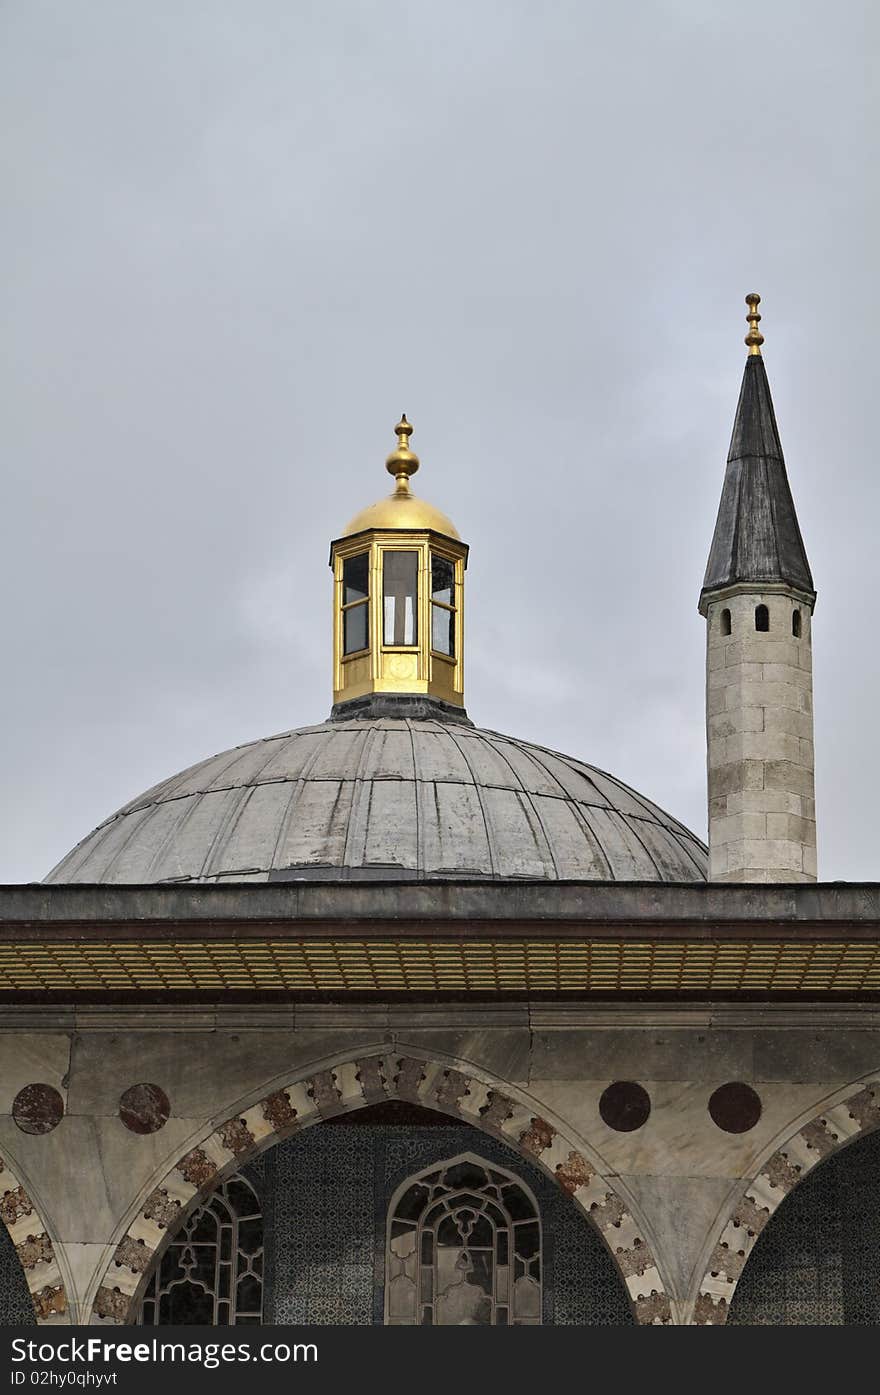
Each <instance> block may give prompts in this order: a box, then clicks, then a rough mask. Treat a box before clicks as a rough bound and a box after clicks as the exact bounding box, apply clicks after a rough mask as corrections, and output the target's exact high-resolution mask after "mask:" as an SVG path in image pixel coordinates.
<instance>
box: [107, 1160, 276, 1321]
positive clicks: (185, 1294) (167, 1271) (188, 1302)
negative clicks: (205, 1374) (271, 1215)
mask: <svg viewBox="0 0 880 1395" xmlns="http://www.w3.org/2000/svg"><path fill="white" fill-rule="evenodd" d="M262 1310H263V1215H262V1209H261V1206H260V1200H259V1197H258V1196H257V1193H256V1191H255V1190H254V1188H253V1186H252V1185H251V1183H250V1182H249V1181H247V1179H246V1178H245V1177H243V1176H242V1175H241V1173H234V1174H233V1175H232V1176H231V1177H229V1178H227V1180H226V1181H225V1182H222V1183H221V1184H220V1186H219V1187H218V1188H217V1190H216V1191H215V1192H213V1193H212V1194H211V1196H209V1197H208V1199H207V1201H205V1202H204V1204H203V1205H202V1206H200V1207H199V1208H198V1209H197V1210H196V1211H193V1213H192V1215H190V1216H188V1217H187V1219H186V1220H185V1221H184V1222H183V1224H182V1225H181V1226H180V1228H179V1229H178V1230H177V1231H176V1232H175V1233H174V1235H173V1236H172V1238H171V1240H170V1242H169V1244H168V1246H167V1248H166V1249H165V1250H164V1251H163V1253H162V1255H161V1258H160V1259H159V1262H158V1264H157V1265H156V1268H155V1271H154V1273H153V1275H152V1277H151V1278H150V1281H149V1284H148V1286H147V1289H146V1292H145V1293H144V1297H143V1299H142V1300H141V1305H140V1312H139V1313H138V1316H137V1318H136V1319H135V1320H136V1321H137V1322H138V1323H140V1324H143V1325H144V1326H153V1325H156V1326H159V1325H161V1326H163V1327H165V1326H178V1325H180V1324H190V1325H200V1326H203V1327H225V1326H232V1325H239V1326H243V1325H247V1326H252V1327H254V1326H259V1324H260V1322H261V1320H262Z"/></svg>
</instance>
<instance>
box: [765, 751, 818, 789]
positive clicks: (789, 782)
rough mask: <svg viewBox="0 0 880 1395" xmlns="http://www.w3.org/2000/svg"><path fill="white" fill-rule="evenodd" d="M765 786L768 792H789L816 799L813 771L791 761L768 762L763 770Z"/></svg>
mask: <svg viewBox="0 0 880 1395" xmlns="http://www.w3.org/2000/svg"><path fill="white" fill-rule="evenodd" d="M763 776H764V786H765V788H766V789H768V790H788V791H789V793H791V794H800V795H806V796H807V797H808V798H809V799H815V797H816V796H815V792H814V779H813V772H812V770H807V769H805V767H804V766H802V765H800V764H797V763H795V762H794V761H790V760H768V761H765V763H764V769H763Z"/></svg>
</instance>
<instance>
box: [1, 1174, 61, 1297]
mask: <svg viewBox="0 0 880 1395" xmlns="http://www.w3.org/2000/svg"><path fill="white" fill-rule="evenodd" d="M0 1221H2V1223H3V1225H5V1227H6V1230H7V1232H8V1234H9V1238H10V1240H11V1241H12V1244H13V1247H14V1249H15V1253H16V1255H17V1256H18V1261H19V1263H20V1264H21V1267H22V1269H23V1270H24V1276H25V1279H26V1281H27V1286H28V1291H29V1293H30V1295H31V1302H32V1303H33V1306H34V1316H35V1318H36V1320H37V1322H38V1323H67V1322H68V1321H69V1315H68V1307H67V1293H66V1289H65V1284H64V1279H63V1277H62V1274H61V1269H60V1266H59V1263H58V1259H57V1256H56V1253H55V1246H54V1243H53V1240H52V1236H51V1235H50V1233H49V1228H48V1226H47V1224H46V1222H45V1220H44V1218H43V1216H42V1214H41V1212H40V1209H39V1207H38V1206H37V1203H36V1202H35V1201H34V1199H33V1197H32V1196H31V1194H30V1192H29V1190H28V1189H27V1187H26V1186H25V1184H24V1183H23V1182H22V1181H21V1180H20V1178H19V1175H18V1172H17V1171H16V1170H15V1169H14V1168H13V1166H12V1164H11V1163H10V1161H9V1159H8V1157H7V1156H6V1155H4V1154H0Z"/></svg>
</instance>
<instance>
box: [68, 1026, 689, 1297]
mask: <svg viewBox="0 0 880 1395" xmlns="http://www.w3.org/2000/svg"><path fill="white" fill-rule="evenodd" d="M387 1099H397V1100H409V1101H410V1102H412V1103H415V1104H420V1105H423V1106H426V1107H428V1108H435V1109H438V1110H440V1111H442V1112H443V1113H445V1114H449V1115H450V1116H451V1117H452V1118H457V1119H460V1120H461V1121H462V1122H464V1123H468V1124H473V1125H474V1126H476V1127H477V1128H480V1129H483V1130H484V1131H485V1132H487V1133H490V1134H492V1135H494V1136H495V1137H497V1138H499V1139H501V1140H503V1141H504V1142H506V1143H508V1144H509V1145H510V1146H511V1147H512V1148H513V1149H514V1150H515V1151H518V1152H519V1153H521V1154H522V1155H523V1156H525V1157H527V1158H529V1159H530V1160H531V1161H533V1162H536V1163H537V1164H538V1165H539V1166H540V1167H542V1168H543V1169H544V1170H545V1171H546V1172H548V1173H549V1174H550V1176H551V1177H553V1178H555V1180H556V1182H557V1183H558V1185H559V1186H560V1187H561V1188H562V1189H563V1191H565V1192H566V1193H567V1194H568V1195H569V1196H570V1197H571V1198H572V1200H573V1201H574V1202H575V1204H576V1205H577V1206H579V1207H580V1209H581V1210H582V1211H583V1212H584V1214H585V1215H586V1216H587V1217H589V1219H590V1221H591V1222H592V1223H593V1224H594V1225H595V1226H596V1228H597V1229H598V1230H599V1232H600V1234H601V1235H602V1238H603V1239H604V1241H605V1243H606V1244H607V1246H608V1248H609V1250H610V1251H611V1254H612V1257H613V1259H614V1261H615V1263H616V1264H617V1267H618V1270H619V1272H620V1274H621V1277H622V1279H623V1282H624V1284H625V1285H626V1289H627V1292H628V1294H629V1297H630V1302H631V1304H632V1307H633V1312H634V1314H635V1317H636V1319H637V1321H639V1322H641V1323H670V1322H671V1321H672V1315H671V1308H670V1301H669V1297H668V1294H667V1292H666V1289H665V1286H664V1283H663V1280H662V1278H661V1275H660V1272H659V1270H658V1267H657V1263H656V1260H655V1258H654V1254H653V1250H652V1247H651V1245H650V1244H649V1242H648V1241H647V1239H646V1238H645V1235H644V1229H643V1227H642V1226H641V1225H640V1224H639V1223H638V1221H637V1220H636V1218H635V1217H634V1216H633V1215H632V1213H631V1210H630V1207H629V1205H628V1203H627V1202H626V1200H625V1199H624V1198H623V1197H621V1196H620V1195H619V1194H618V1193H617V1192H616V1191H615V1189H614V1188H613V1186H612V1185H611V1184H610V1182H609V1181H607V1180H606V1179H605V1178H604V1177H603V1176H601V1175H600V1174H599V1172H597V1170H596V1168H595V1167H594V1166H593V1165H592V1163H591V1162H589V1161H588V1160H587V1158H585V1157H584V1155H583V1153H582V1151H581V1150H580V1148H579V1146H578V1144H577V1142H576V1141H575V1140H574V1139H573V1138H569V1137H567V1135H566V1134H565V1133H564V1132H563V1131H562V1130H561V1129H559V1128H558V1127H557V1126H556V1125H554V1124H552V1123H550V1122H549V1121H548V1120H546V1119H544V1118H542V1117H541V1116H540V1115H539V1114H537V1113H536V1111H535V1106H534V1104H533V1103H531V1104H530V1103H529V1101H528V1100H526V1099H523V1098H521V1097H518V1095H517V1092H516V1091H514V1090H513V1089H512V1088H511V1087H508V1086H506V1085H502V1083H501V1082H491V1081H489V1080H487V1079H486V1078H485V1077H481V1076H478V1075H476V1074H472V1073H470V1071H467V1070H464V1069H458V1068H456V1067H455V1066H453V1065H450V1064H448V1063H447V1064H443V1063H441V1062H438V1061H436V1060H433V1059H427V1058H423V1057H421V1056H419V1055H417V1054H415V1053H412V1054H405V1053H404V1052H401V1051H397V1050H394V1051H392V1050H388V1051H383V1052H378V1053H377V1052H367V1053H365V1054H364V1055H363V1056H360V1057H356V1058H354V1059H351V1060H348V1061H343V1062H341V1063H339V1064H336V1065H333V1066H332V1067H328V1068H326V1069H323V1070H319V1071H313V1072H312V1073H311V1074H310V1075H308V1076H306V1077H304V1078H300V1079H296V1080H293V1081H291V1082H290V1083H289V1084H287V1085H284V1086H282V1087H280V1088H278V1089H276V1090H273V1091H272V1092H271V1093H270V1094H268V1095H266V1096H265V1098H263V1099H261V1100H258V1101H257V1103H256V1104H253V1105H250V1106H249V1107H248V1108H246V1109H244V1110H243V1111H242V1112H241V1113H238V1114H234V1115H233V1116H231V1117H230V1118H228V1119H226V1120H224V1121H223V1122H222V1123H220V1124H218V1126H217V1127H216V1128H215V1129H214V1130H213V1132H211V1133H210V1134H208V1135H207V1137H205V1138H204V1139H203V1140H202V1141H201V1142H200V1143H199V1144H197V1145H196V1146H195V1147H193V1148H190V1149H189V1150H188V1151H187V1152H186V1153H185V1154H183V1156H182V1157H180V1158H178V1160H177V1162H176V1163H175V1164H174V1166H173V1167H172V1168H170V1169H169V1171H168V1172H167V1173H166V1175H165V1176H164V1177H163V1178H162V1180H161V1181H160V1182H159V1184H158V1185H157V1186H156V1187H155V1188H154V1189H153V1191H152V1192H151V1193H150V1194H149V1196H147V1197H146V1199H145V1200H144V1201H143V1202H142V1203H141V1205H140V1206H139V1207H138V1211H137V1214H136V1215H135V1217H134V1219H133V1220H132V1221H131V1223H130V1225H129V1227H128V1230H127V1231H126V1233H125V1235H124V1236H123V1237H122V1239H121V1240H120V1241H119V1244H118V1245H117V1246H116V1249H115V1251H114V1254H113V1257H112V1259H111V1261H110V1263H109V1264H108V1266H107V1269H106V1271H105V1273H104V1275H103V1278H102V1280H101V1283H100V1286H99V1288H98V1290H97V1293H96V1295H95V1299H94V1304H93V1318H94V1320H96V1321H104V1322H125V1321H127V1320H128V1319H129V1317H130V1314H131V1312H132V1308H133V1305H134V1303H135V1301H136V1300H137V1298H138V1297H139V1295H140V1290H141V1287H142V1285H143V1283H144V1282H145V1276H146V1274H147V1271H148V1270H149V1268H150V1266H151V1265H152V1262H153V1259H154V1257H156V1255H157V1254H158V1252H159V1250H160V1249H161V1247H162V1244H163V1241H164V1239H165V1236H166V1234H167V1231H168V1227H169V1226H170V1225H171V1224H172V1223H173V1222H174V1221H175V1220H177V1219H178V1218H179V1217H180V1215H181V1214H182V1213H183V1212H185V1211H189V1210H191V1209H192V1208H193V1207H195V1206H196V1205H197V1204H198V1203H199V1202H200V1201H201V1200H202V1199H203V1198H204V1197H205V1196H207V1195H208V1193H209V1192H210V1191H212V1190H213V1188H214V1187H215V1186H216V1185H217V1183H218V1182H219V1181H221V1180H222V1178H223V1177H224V1176H227V1175H228V1174H229V1173H230V1172H232V1171H234V1170H235V1168H237V1167H239V1166H241V1165H242V1164H243V1163H245V1162H247V1161H248V1159H249V1158H251V1157H254V1156H255V1155H256V1154H257V1153H259V1152H261V1151H262V1150H263V1149H265V1148H268V1147H270V1146H271V1145H272V1144H273V1143H276V1142H279V1141H280V1140H281V1139H283V1138H286V1137H288V1136H289V1135H291V1134H293V1133H296V1132H297V1131H298V1130H300V1129H302V1128H306V1127H308V1126H309V1125H311V1124H315V1123H319V1122H320V1121H321V1120H323V1119H330V1118H332V1117H333V1116H334V1115H338V1114H343V1113H346V1112H347V1111H351V1110H356V1109H362V1108H364V1106H365V1105H369V1104H374V1103H378V1102H380V1101H382V1100H387Z"/></svg>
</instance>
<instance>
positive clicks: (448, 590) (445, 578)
mask: <svg viewBox="0 0 880 1395" xmlns="http://www.w3.org/2000/svg"><path fill="white" fill-rule="evenodd" d="M454 585H455V567H454V565H453V564H452V562H450V561H448V560H447V559H446V558H445V557H438V555H437V553H436V552H432V553H431V599H432V600H435V601H442V602H443V604H444V605H453V604H454ZM434 647H435V648H436V647H437V646H436V645H435V646H434Z"/></svg>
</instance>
